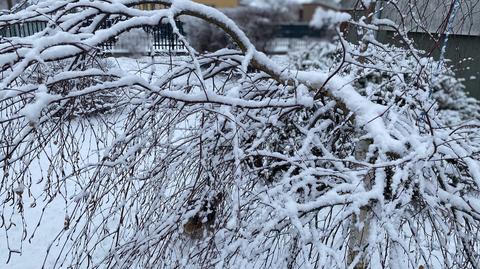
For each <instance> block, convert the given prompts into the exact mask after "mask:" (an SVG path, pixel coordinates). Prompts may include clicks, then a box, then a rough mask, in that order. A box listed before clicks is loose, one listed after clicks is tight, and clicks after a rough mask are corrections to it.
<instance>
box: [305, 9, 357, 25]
mask: <svg viewBox="0 0 480 269" xmlns="http://www.w3.org/2000/svg"><path fill="white" fill-rule="evenodd" d="M351 18H352V16H351V15H350V14H348V13H345V12H338V11H334V10H331V9H329V10H325V9H323V8H321V7H319V8H317V9H316V10H315V13H314V14H313V18H312V21H311V22H310V26H311V27H315V28H318V29H321V28H324V27H333V26H335V25H338V24H341V23H343V22H347V21H349V20H350V19H351Z"/></svg>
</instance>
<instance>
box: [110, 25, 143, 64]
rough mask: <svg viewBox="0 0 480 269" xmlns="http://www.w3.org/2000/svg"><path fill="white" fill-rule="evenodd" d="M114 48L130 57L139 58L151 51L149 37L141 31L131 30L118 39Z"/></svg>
mask: <svg viewBox="0 0 480 269" xmlns="http://www.w3.org/2000/svg"><path fill="white" fill-rule="evenodd" d="M115 48H116V49H119V50H120V51H121V52H126V53H129V54H130V55H132V57H140V56H142V55H144V54H145V52H148V51H150V50H151V44H150V37H149V36H148V33H146V32H145V31H144V30H143V29H132V30H130V31H128V32H126V33H123V34H121V35H120V36H119V37H118V43H117V44H116V46H115Z"/></svg>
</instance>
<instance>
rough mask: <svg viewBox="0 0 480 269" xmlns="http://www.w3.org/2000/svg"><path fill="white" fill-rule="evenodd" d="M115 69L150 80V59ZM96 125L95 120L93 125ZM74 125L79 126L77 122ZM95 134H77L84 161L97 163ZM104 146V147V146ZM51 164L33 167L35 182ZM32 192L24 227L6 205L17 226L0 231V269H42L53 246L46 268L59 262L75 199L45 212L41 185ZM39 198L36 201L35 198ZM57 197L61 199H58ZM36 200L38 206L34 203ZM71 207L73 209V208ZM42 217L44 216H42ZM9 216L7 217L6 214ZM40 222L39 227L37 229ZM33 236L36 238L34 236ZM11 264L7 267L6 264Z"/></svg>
mask: <svg viewBox="0 0 480 269" xmlns="http://www.w3.org/2000/svg"><path fill="white" fill-rule="evenodd" d="M176 57H187V56H176ZM179 59H180V58H172V59H170V58H169V57H156V58H155V59H154V60H155V62H156V63H157V64H156V65H155V71H156V72H159V73H162V72H163V71H165V72H167V71H168V69H169V65H170V64H171V63H173V64H175V62H176V61H178V60H179ZM109 60H110V61H111V62H112V63H113V64H114V65H115V66H116V67H119V68H121V69H123V70H125V71H128V72H130V73H134V74H137V75H139V74H140V75H142V76H144V77H148V74H149V71H150V70H151V62H152V59H151V58H140V59H130V58H117V59H114V58H110V59H109ZM112 117H114V119H112V121H116V122H117V124H116V125H115V126H117V128H119V129H118V130H113V129H110V130H103V133H104V135H107V134H105V133H109V134H108V135H109V136H112V135H113V134H114V133H118V132H121V131H122V130H121V129H120V126H121V124H118V123H119V122H121V115H113V116H112ZM90 123H91V124H93V125H95V120H92V121H91V122H90ZM74 124H79V123H78V122H77V123H74ZM72 129H75V128H72ZM97 131H98V130H97ZM94 135H95V134H94V133H93V132H92V131H91V130H90V131H88V129H87V130H86V131H82V132H80V131H79V133H78V135H77V138H78V141H77V142H76V143H77V144H78V151H79V157H80V158H81V159H82V160H83V161H86V160H90V161H91V162H94V161H95V160H98V158H99V156H100V155H101V152H98V151H96V150H94V147H93V146H92V145H93V144H94V141H95V137H94ZM102 146H105V145H102ZM55 150H56V147H55V145H54V144H53V143H52V144H50V145H49V146H47V151H51V152H54V151H55ZM48 165H49V162H48V159H47V158H46V157H45V156H43V157H42V158H40V159H39V160H38V161H37V162H36V163H34V164H32V165H30V167H29V170H30V171H29V172H30V174H31V175H32V181H33V182H35V181H36V180H40V178H41V177H42V176H44V175H45V174H46V171H45V170H46V169H47V167H48ZM63 169H65V170H66V171H67V172H68V171H69V170H71V167H63ZM2 173H3V171H0V178H2V177H3V176H4V175H3V174H2ZM33 185H34V187H33V188H32V193H29V194H27V193H25V194H24V195H23V203H24V205H25V207H24V215H25V226H23V225H22V219H21V216H20V215H19V214H18V212H12V210H11V208H12V207H11V205H5V204H3V208H2V209H1V210H3V211H4V212H8V213H9V214H11V218H10V219H9V220H7V221H6V222H7V223H10V222H11V223H14V225H12V226H11V227H8V235H7V232H6V230H7V227H5V226H3V227H1V228H0V231H1V232H0V242H1V243H0V269H3V268H13V269H36V268H42V265H43V264H44V260H45V254H46V253H47V249H48V248H49V246H50V245H52V251H51V253H50V255H49V258H48V259H47V260H46V262H45V267H44V268H51V267H53V264H54V263H55V262H56V257H57V255H56V254H57V253H58V252H59V250H60V249H61V247H62V245H59V242H57V241H55V237H56V236H57V235H58V234H59V232H61V231H62V230H63V229H64V222H65V217H66V216H67V215H68V210H69V205H71V200H72V196H70V197H67V199H61V198H60V199H55V200H54V201H53V202H51V203H50V204H48V206H47V207H46V210H45V211H43V208H44V206H45V204H46V202H45V201H44V199H43V198H44V196H43V195H42V193H43V192H42V188H43V183H42V184H39V185H37V184H35V183H34V184H33ZM79 191H80V190H78V186H77V184H75V183H74V182H72V184H71V189H70V190H68V191H66V192H67V193H70V194H72V195H73V194H75V193H78V192H79ZM5 198H6V197H4V196H0V199H1V200H5ZM34 198H36V199H34ZM57 198H58V197H57ZM34 201H35V203H34ZM70 207H71V206H70ZM42 214H43V215H42ZM6 215H8V214H6ZM38 223H40V226H39V227H38V229H36V227H37V225H38ZM23 230H25V231H26V235H25V234H24V235H23V236H26V240H25V241H24V242H23V243H22V242H21V238H22V234H23V232H22V231H23ZM32 235H33V237H32ZM9 246H10V249H11V250H14V253H11V255H10V257H9V251H8V247H9ZM7 261H9V262H8V264H6V262H7Z"/></svg>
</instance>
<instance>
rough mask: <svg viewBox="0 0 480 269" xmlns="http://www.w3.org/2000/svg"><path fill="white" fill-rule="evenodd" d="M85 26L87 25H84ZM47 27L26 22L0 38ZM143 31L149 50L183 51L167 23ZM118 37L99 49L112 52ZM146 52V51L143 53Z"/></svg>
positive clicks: (6, 29)
mask: <svg viewBox="0 0 480 269" xmlns="http://www.w3.org/2000/svg"><path fill="white" fill-rule="evenodd" d="M113 24H114V21H113V20H105V21H104V22H103V23H102V24H101V26H100V29H108V28H110V27H112V25H113ZM85 25H88V23H86V24H85ZM46 27H47V23H46V22H26V23H22V24H14V25H10V26H6V27H3V28H0V36H1V37H7V38H10V37H26V36H31V35H34V34H35V33H38V32H40V31H42V30H44V29H45V28H46ZM177 28H178V30H179V32H180V33H181V34H182V35H185V32H184V30H183V24H182V23H181V22H179V21H177ZM143 30H144V31H145V32H146V33H147V34H148V37H149V38H150V41H151V45H152V47H151V49H153V50H154V52H155V51H169V52H175V51H183V50H185V45H184V44H183V42H182V41H181V40H180V38H179V37H178V35H177V34H175V33H174V31H173V27H172V26H171V25H170V24H168V23H162V24H159V25H155V26H145V27H143ZM117 41H118V37H116V38H111V39H109V40H107V41H106V42H103V43H102V44H101V46H100V49H101V50H102V51H104V52H114V51H115V45H116V44H117ZM145 52H148V51H145Z"/></svg>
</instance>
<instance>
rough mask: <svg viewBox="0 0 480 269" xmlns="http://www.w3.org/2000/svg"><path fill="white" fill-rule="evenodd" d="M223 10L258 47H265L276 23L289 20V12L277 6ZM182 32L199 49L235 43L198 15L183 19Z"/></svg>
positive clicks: (211, 48) (262, 48)
mask: <svg viewBox="0 0 480 269" xmlns="http://www.w3.org/2000/svg"><path fill="white" fill-rule="evenodd" d="M222 12H224V13H225V14H226V15H227V16H228V17H229V18H231V19H232V20H233V21H234V22H235V23H236V24H237V25H238V26H239V27H240V28H241V29H242V30H243V31H244V32H245V34H246V35H247V36H248V38H249V39H250V41H251V42H252V43H253V44H254V45H255V47H256V48H257V49H258V50H260V51H264V50H265V49H266V48H267V47H268V44H269V42H270V41H271V40H272V39H273V38H274V37H275V34H276V31H277V28H276V26H275V25H276V24H278V23H285V22H287V21H291V20H292V18H291V13H290V12H287V11H284V10H280V9H267V8H256V7H238V8H230V9H223V10H222ZM185 32H186V33H187V37H188V39H189V41H190V43H191V44H192V46H193V47H194V48H195V49H196V50H197V51H199V52H205V51H216V50H219V49H222V48H226V47H230V48H234V47H235V42H233V41H232V40H231V39H230V38H229V36H228V35H227V34H226V33H225V32H224V31H222V30H220V29H218V27H215V26H214V25H212V24H210V23H208V22H205V21H204V20H201V19H195V18H189V19H188V20H187V21H186V23H185Z"/></svg>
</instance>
